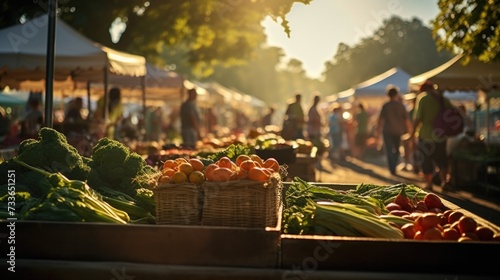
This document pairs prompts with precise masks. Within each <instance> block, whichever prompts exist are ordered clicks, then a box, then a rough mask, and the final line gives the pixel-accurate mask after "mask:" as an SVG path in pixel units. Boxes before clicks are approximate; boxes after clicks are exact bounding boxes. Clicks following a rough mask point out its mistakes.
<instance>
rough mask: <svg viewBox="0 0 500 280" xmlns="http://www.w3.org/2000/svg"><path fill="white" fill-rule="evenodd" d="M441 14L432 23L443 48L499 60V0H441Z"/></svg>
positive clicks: (439, 3) (486, 59)
mask: <svg viewBox="0 0 500 280" xmlns="http://www.w3.org/2000/svg"><path fill="white" fill-rule="evenodd" d="M438 5H439V9H440V12H439V15H438V16H437V17H436V19H435V20H434V21H433V22H432V23H433V35H434V37H435V38H436V40H437V43H438V46H439V47H440V48H441V49H446V50H449V51H453V52H463V53H464V54H465V58H466V59H465V60H464V62H465V63H467V62H468V61H469V60H470V58H477V59H478V60H479V61H483V62H490V61H498V60H499V59H500V48H499V47H498V42H500V21H499V20H498V19H499V17H500V10H499V9H498V7H500V0H488V1H486V0H458V1H457V0H440V1H439V2H438Z"/></svg>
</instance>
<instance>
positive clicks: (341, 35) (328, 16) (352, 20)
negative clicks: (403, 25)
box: [263, 0, 439, 78]
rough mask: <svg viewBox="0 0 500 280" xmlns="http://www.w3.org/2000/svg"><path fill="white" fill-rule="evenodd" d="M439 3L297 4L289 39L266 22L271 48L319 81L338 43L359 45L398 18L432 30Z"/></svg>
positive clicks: (320, 0) (327, 0)
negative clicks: (300, 64) (385, 20)
mask: <svg viewBox="0 0 500 280" xmlns="http://www.w3.org/2000/svg"><path fill="white" fill-rule="evenodd" d="M437 2H438V0H313V1H312V2H311V3H310V4H309V5H303V4H300V3H296V4H294V6H293V8H292V10H291V12H290V13H289V14H288V15H287V19H288V21H289V22H290V29H291V30H292V31H291V34H290V38H288V37H287V36H286V34H285V32H284V31H283V28H282V27H281V25H280V24H279V23H276V22H274V21H273V20H272V19H266V20H265V21H264V22H263V26H264V28H265V30H266V31H265V32H266V34H267V36H268V45H269V46H278V47H281V48H282V49H283V50H284V51H285V55H286V59H287V60H288V59H289V58H296V59H298V60H300V61H302V63H303V67H304V69H305V70H306V73H307V75H308V76H309V77H311V78H319V77H320V76H321V73H322V72H323V70H324V63H325V62H327V61H330V60H331V59H332V58H333V56H334V55H335V53H336V52H337V47H338V45H339V43H345V44H347V45H349V46H354V45H356V44H357V43H358V42H359V41H360V39H361V38H365V37H370V36H372V35H373V32H374V31H375V30H376V29H378V28H380V27H381V26H382V21H383V20H384V19H388V18H390V17H391V16H392V15H398V16H399V17H401V18H402V19H404V20H410V19H412V18H414V17H417V18H419V19H420V20H421V21H422V22H423V23H424V24H427V25H428V26H429V27H430V21H431V20H432V19H434V18H435V17H436V16H437V15H438V13H439V8H438V5H437Z"/></svg>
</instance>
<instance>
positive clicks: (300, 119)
mask: <svg viewBox="0 0 500 280" xmlns="http://www.w3.org/2000/svg"><path fill="white" fill-rule="evenodd" d="M301 102H302V94H300V93H296V94H295V101H294V102H292V103H290V104H288V107H287V109H286V111H285V122H284V123H283V128H284V129H285V126H286V129H287V131H288V130H289V131H290V133H291V134H290V135H289V137H286V138H285V137H283V138H285V139H287V138H288V139H287V140H296V139H299V138H300V139H304V123H305V115H304V109H303V108H302V104H301ZM287 136H288V135H287Z"/></svg>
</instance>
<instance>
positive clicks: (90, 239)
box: [0, 128, 500, 279]
mask: <svg viewBox="0 0 500 280" xmlns="http://www.w3.org/2000/svg"><path fill="white" fill-rule="evenodd" d="M39 136H40V137H39V139H38V140H30V141H28V142H25V143H24V144H23V149H22V150H21V151H20V153H19V154H18V155H17V156H16V157H15V158H14V159H12V160H10V161H6V162H3V163H0V170H11V171H9V172H7V171H6V172H5V173H9V174H14V175H13V176H8V177H7V176H6V177H5V178H0V180H2V181H0V186H2V187H1V188H0V191H2V192H3V193H2V195H1V196H0V215H1V216H0V225H1V227H0V236H3V237H5V238H7V239H8V240H11V239H15V245H12V244H10V245H9V244H8V242H3V241H2V242H1V243H0V250H1V251H2V252H7V253H6V254H4V255H3V256H4V257H1V259H0V260H1V263H2V264H1V265H0V267H1V268H2V269H4V271H8V270H11V269H15V270H16V274H15V276H16V277H20V278H19V279H26V278H27V277H28V276H30V275H34V274H36V275H37V276H39V277H44V278H50V279H64V278H67V277H71V278H72V279H88V278H89V277H94V278H95V277H116V276H115V274H117V275H122V276H123V275H129V276H130V277H145V278H147V279H160V277H162V276H163V277H165V276H166V275H174V276H176V277H182V278H191V279H207V278H208V279H224V278H225V277H226V278H227V279H231V278H233V279H234V278H238V279H266V278H268V279H272V278H276V276H279V277H281V278H285V279H294V278H297V277H302V276H304V275H307V277H308V279H326V278H328V277H334V276H337V277H344V278H347V279H364V278H367V279H368V278H369V277H373V275H379V276H380V277H382V278H384V279H401V278H402V277H404V278H409V279H421V278H426V279H429V278H431V279H432V278H441V279H442V278H443V277H447V275H453V276H456V277H459V278H460V279H495V277H496V276H498V269H497V267H496V264H495V262H496V259H495V258H491V257H490V256H491V255H492V254H495V253H496V252H497V251H498V250H499V249H500V242H499V238H500V229H499V228H498V227H497V226H496V225H494V224H492V223H491V222H489V221H487V220H484V219H482V218H480V217H478V216H476V215H474V213H471V212H469V211H467V210H465V209H463V208H460V207H458V206H457V205H454V204H452V203H450V202H448V201H446V200H444V199H442V198H440V197H439V196H438V195H436V194H434V193H431V192H427V191H425V190H422V189H421V188H419V187H417V186H415V185H411V184H405V183H400V184H395V185H374V184H358V185H349V184H326V183H315V182H308V181H306V180H304V179H301V178H300V177H296V178H294V179H293V180H292V181H290V182H285V181H284V178H285V177H286V176H287V170H286V168H285V165H284V164H280V163H279V161H278V160H277V159H274V158H272V157H269V158H266V159H264V158H262V157H261V156H259V155H258V154H255V153H254V152H253V151H250V149H249V148H248V147H244V146H237V145H234V146H232V147H231V148H228V149H224V150H221V151H218V152H214V153H212V154H209V155H206V156H204V157H197V156H196V155H192V156H191V157H178V158H172V159H168V160H165V161H164V162H163V164H162V166H161V167H159V168H158V169H156V168H154V167H152V166H148V165H147V164H146V162H145V161H144V159H143V158H142V157H141V156H140V155H138V154H136V153H133V152H131V151H130V150H128V148H127V147H125V146H124V145H123V144H121V143H120V142H117V141H114V140H109V139H106V138H103V139H101V140H99V141H98V142H97V143H96V145H95V147H94V148H95V149H94V151H93V153H92V155H91V157H90V158H85V157H81V156H79V155H78V153H77V151H76V150H75V149H74V148H73V147H71V146H70V145H68V143H67V142H66V141H65V139H64V136H63V135H62V134H60V133H58V132H57V131H55V130H53V129H50V128H42V129H41V130H40V135H39ZM54 140H55V141H54ZM54 171H59V172H60V173H54ZM60 174H63V175H64V176H60ZM82 180H85V181H82ZM13 182H15V183H13ZM29 182H31V183H29ZM9 184H10V185H9ZM12 186H15V190H12V189H10V190H9V189H8V188H9V187H12ZM10 198H12V199H10ZM9 201H10V202H11V201H15V204H12V203H10V204H9ZM34 232H36V235H37V238H33V233H34ZM471 252H474V253H473V254H472V253H471ZM381 256H384V257H381ZM452 256H460V258H454V257H452ZM471 263H474V264H475V265H474V266H472V265H470V264H471ZM419 277H420V278H419Z"/></svg>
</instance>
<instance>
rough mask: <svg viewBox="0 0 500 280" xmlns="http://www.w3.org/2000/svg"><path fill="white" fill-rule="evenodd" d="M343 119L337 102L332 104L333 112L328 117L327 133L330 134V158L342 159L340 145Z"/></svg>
mask: <svg viewBox="0 0 500 280" xmlns="http://www.w3.org/2000/svg"><path fill="white" fill-rule="evenodd" d="M344 125H345V122H344V119H343V118H342V108H341V107H340V105H339V104H335V105H334V106H333V113H332V114H331V115H330V117H329V118H328V128H329V130H328V135H329V136H330V153H329V158H330V159H331V160H335V159H338V160H343V159H344V152H343V147H342V141H343V135H344Z"/></svg>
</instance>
